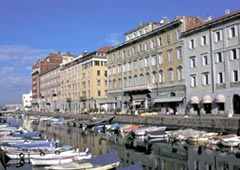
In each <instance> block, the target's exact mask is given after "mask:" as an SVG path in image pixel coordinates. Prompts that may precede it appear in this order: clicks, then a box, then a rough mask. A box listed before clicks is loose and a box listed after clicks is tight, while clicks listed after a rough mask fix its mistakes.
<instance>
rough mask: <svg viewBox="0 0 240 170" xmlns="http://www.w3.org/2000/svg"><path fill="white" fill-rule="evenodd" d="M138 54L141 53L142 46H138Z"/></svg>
mask: <svg viewBox="0 0 240 170" xmlns="http://www.w3.org/2000/svg"><path fill="white" fill-rule="evenodd" d="M138 52H142V44H139V45H138Z"/></svg>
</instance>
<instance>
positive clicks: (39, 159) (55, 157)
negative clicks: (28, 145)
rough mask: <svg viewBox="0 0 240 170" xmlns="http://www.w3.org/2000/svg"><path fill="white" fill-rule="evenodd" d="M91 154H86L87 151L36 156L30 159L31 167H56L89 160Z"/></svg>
mask: <svg viewBox="0 0 240 170" xmlns="http://www.w3.org/2000/svg"><path fill="white" fill-rule="evenodd" d="M91 157H92V154H90V153H88V150H86V151H84V152H79V151H78V150H77V151H71V152H62V153H59V154H55V153H53V154H46V155H37V156H34V157H32V158H30V162H31V164H32V165H34V166H35V165H45V166H46V165H58V164H65V163H69V162H72V161H77V160H83V159H90V158H91Z"/></svg>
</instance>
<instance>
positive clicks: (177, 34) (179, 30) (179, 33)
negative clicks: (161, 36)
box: [176, 29, 181, 40]
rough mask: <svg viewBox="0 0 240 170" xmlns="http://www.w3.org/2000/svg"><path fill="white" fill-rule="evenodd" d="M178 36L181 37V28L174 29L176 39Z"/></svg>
mask: <svg viewBox="0 0 240 170" xmlns="http://www.w3.org/2000/svg"><path fill="white" fill-rule="evenodd" d="M180 37H181V29H178V30H177V31H176V40H179V39H180Z"/></svg>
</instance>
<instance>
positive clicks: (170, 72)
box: [168, 68, 174, 82]
mask: <svg viewBox="0 0 240 170" xmlns="http://www.w3.org/2000/svg"><path fill="white" fill-rule="evenodd" d="M168 76H169V81H170V82H172V81H173V80H174V73H173V69H172V68H170V69H169V70H168Z"/></svg>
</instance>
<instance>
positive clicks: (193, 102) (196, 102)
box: [190, 96, 199, 104]
mask: <svg viewBox="0 0 240 170" xmlns="http://www.w3.org/2000/svg"><path fill="white" fill-rule="evenodd" d="M190 103H191V104H199V98H198V97H197V96H192V98H191V100H190Z"/></svg>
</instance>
